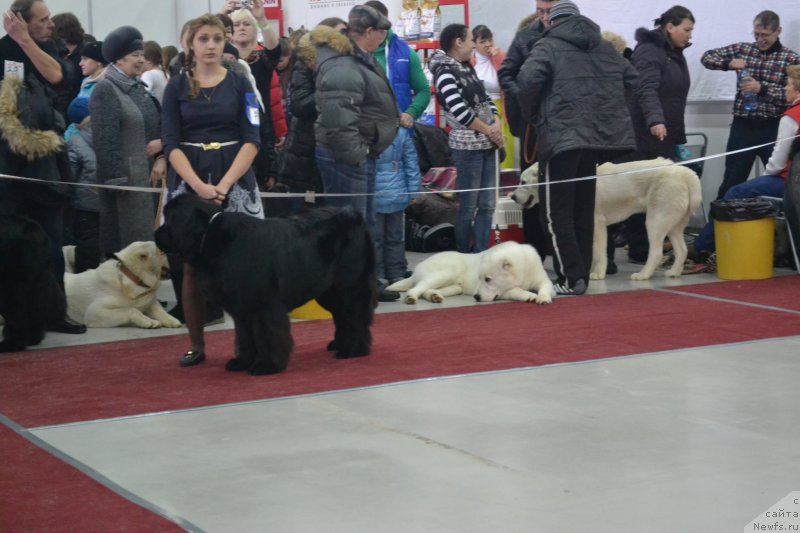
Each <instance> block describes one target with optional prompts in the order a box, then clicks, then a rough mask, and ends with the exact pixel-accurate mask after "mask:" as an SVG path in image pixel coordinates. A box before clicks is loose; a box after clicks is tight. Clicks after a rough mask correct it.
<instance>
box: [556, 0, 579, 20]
mask: <svg viewBox="0 0 800 533" xmlns="http://www.w3.org/2000/svg"><path fill="white" fill-rule="evenodd" d="M580 14H581V11H580V10H579V9H578V6H576V5H575V2H572V1H571V0H560V1H559V2H558V3H557V4H555V5H554V6H553V7H551V8H550V17H549V18H550V22H553V21H554V20H555V19H556V18H558V17H566V16H569V15H580Z"/></svg>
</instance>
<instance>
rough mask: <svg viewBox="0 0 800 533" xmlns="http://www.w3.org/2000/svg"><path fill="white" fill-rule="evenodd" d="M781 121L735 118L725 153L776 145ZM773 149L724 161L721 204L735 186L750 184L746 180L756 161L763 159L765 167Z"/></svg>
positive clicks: (734, 155)
mask: <svg viewBox="0 0 800 533" xmlns="http://www.w3.org/2000/svg"><path fill="white" fill-rule="evenodd" d="M780 120H781V118H780V117H775V118H770V119H767V120H753V119H748V118H743V117H733V123H732V124H731V132H730V134H729V135H728V145H727V146H726V147H725V151H726V152H732V151H734V150H740V149H742V148H748V147H750V146H758V145H760V144H766V143H774V142H775V139H776V138H777V137H778V124H779V123H780ZM774 147H775V145H774V144H769V145H767V146H762V147H761V148H759V149H758V150H747V151H746V152H740V153H738V154H731V155H729V156H727V157H725V176H724V177H723V179H722V184H721V185H720V186H719V191H718V192H717V199H718V200H719V199H720V198H722V197H723V196H725V193H726V192H728V189H730V188H731V187H733V186H734V185H739V184H740V183H744V182H745V181H747V176H749V175H750V170H752V168H753V163H754V162H755V160H756V157H759V158H761V162H762V163H764V165H766V164H767V161H769V158H770V156H771V155H772V149H773V148H774Z"/></svg>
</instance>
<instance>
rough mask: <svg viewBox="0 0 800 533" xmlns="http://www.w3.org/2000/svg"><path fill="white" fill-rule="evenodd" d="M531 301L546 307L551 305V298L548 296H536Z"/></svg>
mask: <svg viewBox="0 0 800 533" xmlns="http://www.w3.org/2000/svg"><path fill="white" fill-rule="evenodd" d="M533 301H534V302H536V303H537V304H539V305H547V304H551V303H553V297H552V296H550V295H549V294H537V295H536V298H534V299H533Z"/></svg>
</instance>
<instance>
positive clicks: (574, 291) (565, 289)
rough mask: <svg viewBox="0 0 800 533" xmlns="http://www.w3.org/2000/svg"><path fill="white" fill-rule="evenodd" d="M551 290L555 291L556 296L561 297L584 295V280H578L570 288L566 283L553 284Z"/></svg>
mask: <svg viewBox="0 0 800 533" xmlns="http://www.w3.org/2000/svg"><path fill="white" fill-rule="evenodd" d="M553 289H555V291H556V294H560V295H561V296H580V295H582V294H586V289H587V287H586V280H585V279H583V278H580V279H579V280H578V281H576V282H575V285H574V286H572V287H570V286H569V284H568V283H566V282H564V283H555V284H553Z"/></svg>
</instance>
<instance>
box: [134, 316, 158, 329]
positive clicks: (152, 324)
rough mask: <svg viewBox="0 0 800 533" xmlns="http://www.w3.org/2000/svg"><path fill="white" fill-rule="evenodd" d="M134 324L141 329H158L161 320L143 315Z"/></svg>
mask: <svg viewBox="0 0 800 533" xmlns="http://www.w3.org/2000/svg"><path fill="white" fill-rule="evenodd" d="M136 325H137V326H139V327H140V328H143V329H158V328H160V327H161V322H159V321H158V320H154V319H152V318H149V317H143V318H142V319H141V320H138V321H137V322H136Z"/></svg>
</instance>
